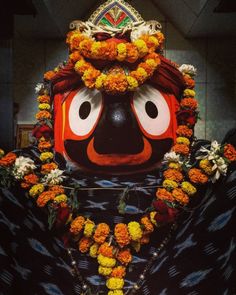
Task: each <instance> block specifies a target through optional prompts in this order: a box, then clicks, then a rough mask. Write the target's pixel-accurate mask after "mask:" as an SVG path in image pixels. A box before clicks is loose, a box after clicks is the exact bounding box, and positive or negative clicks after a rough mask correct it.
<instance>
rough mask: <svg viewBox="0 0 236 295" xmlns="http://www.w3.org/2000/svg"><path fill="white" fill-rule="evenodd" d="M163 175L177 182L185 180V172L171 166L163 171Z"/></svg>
mask: <svg viewBox="0 0 236 295" xmlns="http://www.w3.org/2000/svg"><path fill="white" fill-rule="evenodd" d="M163 175H164V178H165V179H170V180H174V181H176V182H181V181H182V180H183V174H182V173H181V172H180V171H179V170H176V169H171V168H169V169H167V170H166V171H165V172H164V173H163Z"/></svg>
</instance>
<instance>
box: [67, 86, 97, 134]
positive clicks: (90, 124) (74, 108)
mask: <svg viewBox="0 0 236 295" xmlns="http://www.w3.org/2000/svg"><path fill="white" fill-rule="evenodd" d="M101 110H102V95H101V93H100V92H99V91H97V90H96V89H95V90H90V89H88V88H82V89H80V90H79V91H78V92H77V93H76V95H75V96H74V97H73V99H72V101H71V104H70V108H69V124H70V128H71V130H72V131H73V133H74V134H76V135H78V136H86V135H88V134H89V132H91V131H92V130H93V129H94V128H95V126H96V123H97V121H98V118H99V115H100V113H101Z"/></svg>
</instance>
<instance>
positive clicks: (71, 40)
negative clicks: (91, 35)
mask: <svg viewBox="0 0 236 295" xmlns="http://www.w3.org/2000/svg"><path fill="white" fill-rule="evenodd" d="M86 39H88V37H86V36H85V35H82V34H80V33H78V31H72V34H68V35H67V39H66V42H67V44H69V45H70V50H71V51H73V50H75V49H79V47H80V43H81V42H82V41H83V40H86Z"/></svg>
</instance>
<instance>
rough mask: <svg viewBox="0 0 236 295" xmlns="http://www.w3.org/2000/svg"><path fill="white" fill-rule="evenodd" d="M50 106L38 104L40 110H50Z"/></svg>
mask: <svg viewBox="0 0 236 295" xmlns="http://www.w3.org/2000/svg"><path fill="white" fill-rule="evenodd" d="M50 108H51V106H50V104H49V103H40V104H39V109H40V110H50Z"/></svg>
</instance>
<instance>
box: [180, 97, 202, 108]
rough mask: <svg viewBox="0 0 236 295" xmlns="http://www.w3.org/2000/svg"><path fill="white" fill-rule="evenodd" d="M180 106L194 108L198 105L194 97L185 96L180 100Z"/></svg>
mask: <svg viewBox="0 0 236 295" xmlns="http://www.w3.org/2000/svg"><path fill="white" fill-rule="evenodd" d="M180 105H181V107H183V108H188V109H191V110H196V109H197V107H198V102H197V100H196V99H195V98H192V97H185V98H183V99H182V100H181V102H180Z"/></svg>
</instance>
